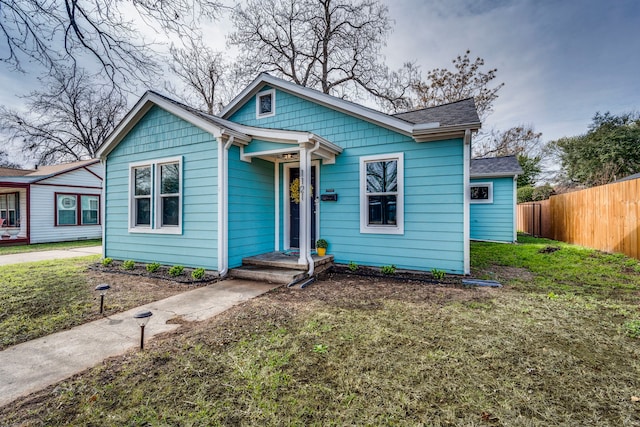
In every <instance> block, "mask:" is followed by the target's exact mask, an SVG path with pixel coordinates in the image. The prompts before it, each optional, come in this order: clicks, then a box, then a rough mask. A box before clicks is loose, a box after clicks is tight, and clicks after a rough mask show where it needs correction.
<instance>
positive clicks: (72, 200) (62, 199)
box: [56, 194, 77, 225]
mask: <svg viewBox="0 0 640 427" xmlns="http://www.w3.org/2000/svg"><path fill="white" fill-rule="evenodd" d="M76 202H77V200H76V196H72V195H70V194H58V203H57V204H56V207H57V209H58V225H76V224H77V222H76V221H77V213H76V212H77V211H76V206H77V203H76Z"/></svg>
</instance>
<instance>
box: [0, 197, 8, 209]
mask: <svg viewBox="0 0 640 427" xmlns="http://www.w3.org/2000/svg"><path fill="white" fill-rule="evenodd" d="M0 209H3V210H4V209H7V195H6V194H2V195H0Z"/></svg>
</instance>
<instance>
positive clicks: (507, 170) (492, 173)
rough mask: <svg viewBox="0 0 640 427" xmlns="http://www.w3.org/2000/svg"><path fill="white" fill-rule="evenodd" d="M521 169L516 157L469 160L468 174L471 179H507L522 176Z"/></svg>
mask: <svg viewBox="0 0 640 427" xmlns="http://www.w3.org/2000/svg"><path fill="white" fill-rule="evenodd" d="M522 173H523V171H522V168H521V167H520V163H518V159H517V158H516V156H503V157H486V158H483V159H471V164H470V167H469V174H470V176H471V178H482V177H487V178H488V177H495V178H498V177H509V176H515V175H520V174H522Z"/></svg>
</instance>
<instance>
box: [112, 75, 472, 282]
mask: <svg viewBox="0 0 640 427" xmlns="http://www.w3.org/2000/svg"><path fill="white" fill-rule="evenodd" d="M479 128H480V120H479V119H478V115H477V112H476V109H475V105H474V103H473V99H467V100H463V101H459V102H455V103H451V104H447V105H443V106H440V107H433V108H427V109H423V110H419V111H413V112H409V113H403V114H397V115H393V116H392V115H387V114H384V113H381V112H378V111H375V110H372V109H369V108H366V107H363V106H361V105H358V104H355V103H352V102H348V101H345V100H342V99H340V98H336V97H333V96H330V95H326V94H324V93H321V92H318V91H316V90H313V89H309V88H305V87H301V86H298V85H295V84H293V83H290V82H287V81H284V80H281V79H278V78H275V77H273V76H270V75H269V74H261V75H260V76H258V78H257V79H256V80H254V81H253V82H252V83H251V84H250V85H249V86H248V87H247V88H246V89H245V90H244V91H242V93H240V94H239V95H238V96H237V97H236V98H235V99H234V100H233V101H232V102H231V103H230V104H229V105H228V106H227V107H226V108H225V109H224V110H223V111H222V112H221V114H220V116H213V115H208V114H205V113H203V112H201V111H198V110H194V109H192V108H190V107H188V106H185V105H183V104H180V103H178V102H175V101H173V100H171V99H168V98H166V97H164V96H162V95H160V94H157V93H155V92H151V91H150V92H147V93H146V94H144V96H143V97H142V98H141V99H140V100H139V101H138V103H137V104H136V105H135V106H134V107H133V109H132V110H131V111H130V112H129V114H128V115H127V116H126V117H125V119H124V120H123V121H122V122H121V123H120V124H119V126H118V127H117V128H116V130H115V131H114V132H113V134H112V135H111V136H110V137H109V138H108V140H107V141H106V142H105V143H104V144H103V146H102V147H101V148H100V150H99V156H100V157H101V159H102V161H103V162H104V166H105V187H104V199H105V210H104V216H105V221H104V239H103V244H104V248H103V250H104V255H105V256H108V257H112V258H115V259H133V260H136V261H140V262H159V263H163V264H170V265H171V264H181V265H185V266H193V267H204V268H207V269H210V270H215V271H218V272H219V274H220V275H221V276H225V275H226V274H227V273H228V272H229V270H230V269H236V268H238V267H240V266H241V265H242V263H243V259H246V258H247V257H251V256H255V255H260V254H266V253H272V252H287V253H289V254H293V259H294V260H295V263H296V264H297V265H298V266H299V267H301V268H302V269H307V272H308V273H312V272H313V268H314V267H313V266H314V262H313V259H314V258H315V257H316V255H314V251H313V250H314V248H315V242H316V240H317V239H318V238H323V239H326V240H327V241H328V242H329V251H328V252H329V253H330V254H331V255H332V256H333V257H334V259H335V261H336V262H339V263H348V262H350V261H354V262H356V263H358V264H360V265H371V266H381V265H390V264H395V265H396V266H397V267H398V268H406V269H414V270H426V271H429V270H431V269H433V268H437V269H440V270H444V271H447V272H449V273H457V274H466V273H469V238H470V236H469V230H470V219H469V214H470V200H469V182H470V175H469V164H470V143H471V135H472V133H473V132H474V131H475V130H477V129H479ZM305 200H306V202H304V201H305Z"/></svg>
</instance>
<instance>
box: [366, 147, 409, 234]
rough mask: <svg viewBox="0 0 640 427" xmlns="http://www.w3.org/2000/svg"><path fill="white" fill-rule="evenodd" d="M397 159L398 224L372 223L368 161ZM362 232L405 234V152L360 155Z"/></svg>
mask: <svg viewBox="0 0 640 427" xmlns="http://www.w3.org/2000/svg"><path fill="white" fill-rule="evenodd" d="M388 160H396V161H397V162H398V165H397V168H398V170H397V173H398V176H397V180H398V191H397V196H396V225H370V224H369V223H368V222H369V221H368V216H369V203H368V200H369V199H368V197H367V168H366V163H368V162H381V161H388ZM360 233H363V234H365V233H366V234H404V153H389V154H376V155H372V156H362V157H360Z"/></svg>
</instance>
